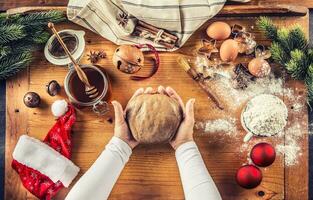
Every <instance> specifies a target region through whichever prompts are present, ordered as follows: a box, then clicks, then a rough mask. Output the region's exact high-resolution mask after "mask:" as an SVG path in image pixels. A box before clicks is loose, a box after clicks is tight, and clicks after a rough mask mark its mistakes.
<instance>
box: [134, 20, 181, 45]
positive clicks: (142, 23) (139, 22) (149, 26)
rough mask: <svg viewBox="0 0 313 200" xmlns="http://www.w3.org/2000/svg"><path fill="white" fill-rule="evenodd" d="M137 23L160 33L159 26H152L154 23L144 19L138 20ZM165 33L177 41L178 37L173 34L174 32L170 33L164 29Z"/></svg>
mask: <svg viewBox="0 0 313 200" xmlns="http://www.w3.org/2000/svg"><path fill="white" fill-rule="evenodd" d="M137 24H138V25H140V26H142V27H146V28H148V29H151V30H153V31H155V32H156V33H158V32H159V31H160V29H159V28H157V27H155V26H152V25H150V24H147V23H146V22H143V21H140V20H139V21H138V23H137ZM163 34H164V35H166V36H167V37H169V38H171V39H173V40H175V41H176V40H177V39H178V37H177V36H175V35H172V34H170V33H167V32H166V31H164V33H163Z"/></svg>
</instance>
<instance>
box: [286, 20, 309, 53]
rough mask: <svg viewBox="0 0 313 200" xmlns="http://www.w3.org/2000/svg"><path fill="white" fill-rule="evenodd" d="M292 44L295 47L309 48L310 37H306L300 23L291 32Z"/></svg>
mask: <svg viewBox="0 0 313 200" xmlns="http://www.w3.org/2000/svg"><path fill="white" fill-rule="evenodd" d="M289 40H290V44H291V45H292V47H293V48H294V49H301V50H305V49H307V47H308V45H309V41H308V39H307V38H306V37H305V34H304V32H303V30H302V28H301V27H300V26H299V25H295V26H294V27H293V28H292V29H291V30H290V33H289Z"/></svg>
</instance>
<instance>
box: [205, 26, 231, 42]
mask: <svg viewBox="0 0 313 200" xmlns="http://www.w3.org/2000/svg"><path fill="white" fill-rule="evenodd" d="M206 33H207V35H208V36H209V37H210V38H212V39H215V40H225V39H227V38H228V37H229V36H230V34H231V28H230V26H229V25H228V24H227V23H225V22H213V23H212V24H210V25H209V26H208V28H207V29H206Z"/></svg>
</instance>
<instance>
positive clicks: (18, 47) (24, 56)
mask: <svg viewBox="0 0 313 200" xmlns="http://www.w3.org/2000/svg"><path fill="white" fill-rule="evenodd" d="M63 20H65V17H64V14H63V12H61V11H55V10H52V11H48V12H36V13H27V14H14V15H7V14H0V80H1V79H6V78H8V77H10V76H12V75H14V74H16V73H17V72H19V71H20V70H22V69H24V68H25V67H27V66H28V65H29V64H30V62H31V60H32V52H33V51H34V50H37V49H38V48H41V47H42V44H44V43H46V41H47V40H48V39H49V37H50V33H49V32H48V31H47V23H48V22H54V23H57V22H60V21H63Z"/></svg>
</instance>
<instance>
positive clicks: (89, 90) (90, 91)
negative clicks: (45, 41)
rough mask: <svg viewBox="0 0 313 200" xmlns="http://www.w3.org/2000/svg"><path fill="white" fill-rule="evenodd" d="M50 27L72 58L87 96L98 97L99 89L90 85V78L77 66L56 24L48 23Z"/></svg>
mask: <svg viewBox="0 0 313 200" xmlns="http://www.w3.org/2000/svg"><path fill="white" fill-rule="evenodd" d="M48 27H49V28H50V29H51V30H52V32H53V33H54V35H55V36H56V38H57V39H58V41H59V43H60V44H61V46H62V47H63V49H64V51H65V53H66V54H67V55H68V57H69V58H70V60H71V61H72V63H73V65H74V69H75V70H76V72H77V75H78V77H79V79H80V80H81V81H82V82H83V83H84V84H85V93H86V94H87V96H88V97H89V98H90V99H94V98H96V97H97V96H98V94H99V92H98V90H97V88H96V87H95V86H93V85H90V83H89V81H88V78H87V76H86V74H85V72H84V71H83V70H82V69H81V68H80V67H79V65H78V64H77V62H76V61H75V59H74V58H73V56H72V54H71V53H70V51H69V50H68V48H67V47H66V45H65V43H64V42H63V40H62V38H61V37H60V35H59V33H58V32H57V30H56V29H55V28H54V24H53V23H52V22H49V23H48Z"/></svg>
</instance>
